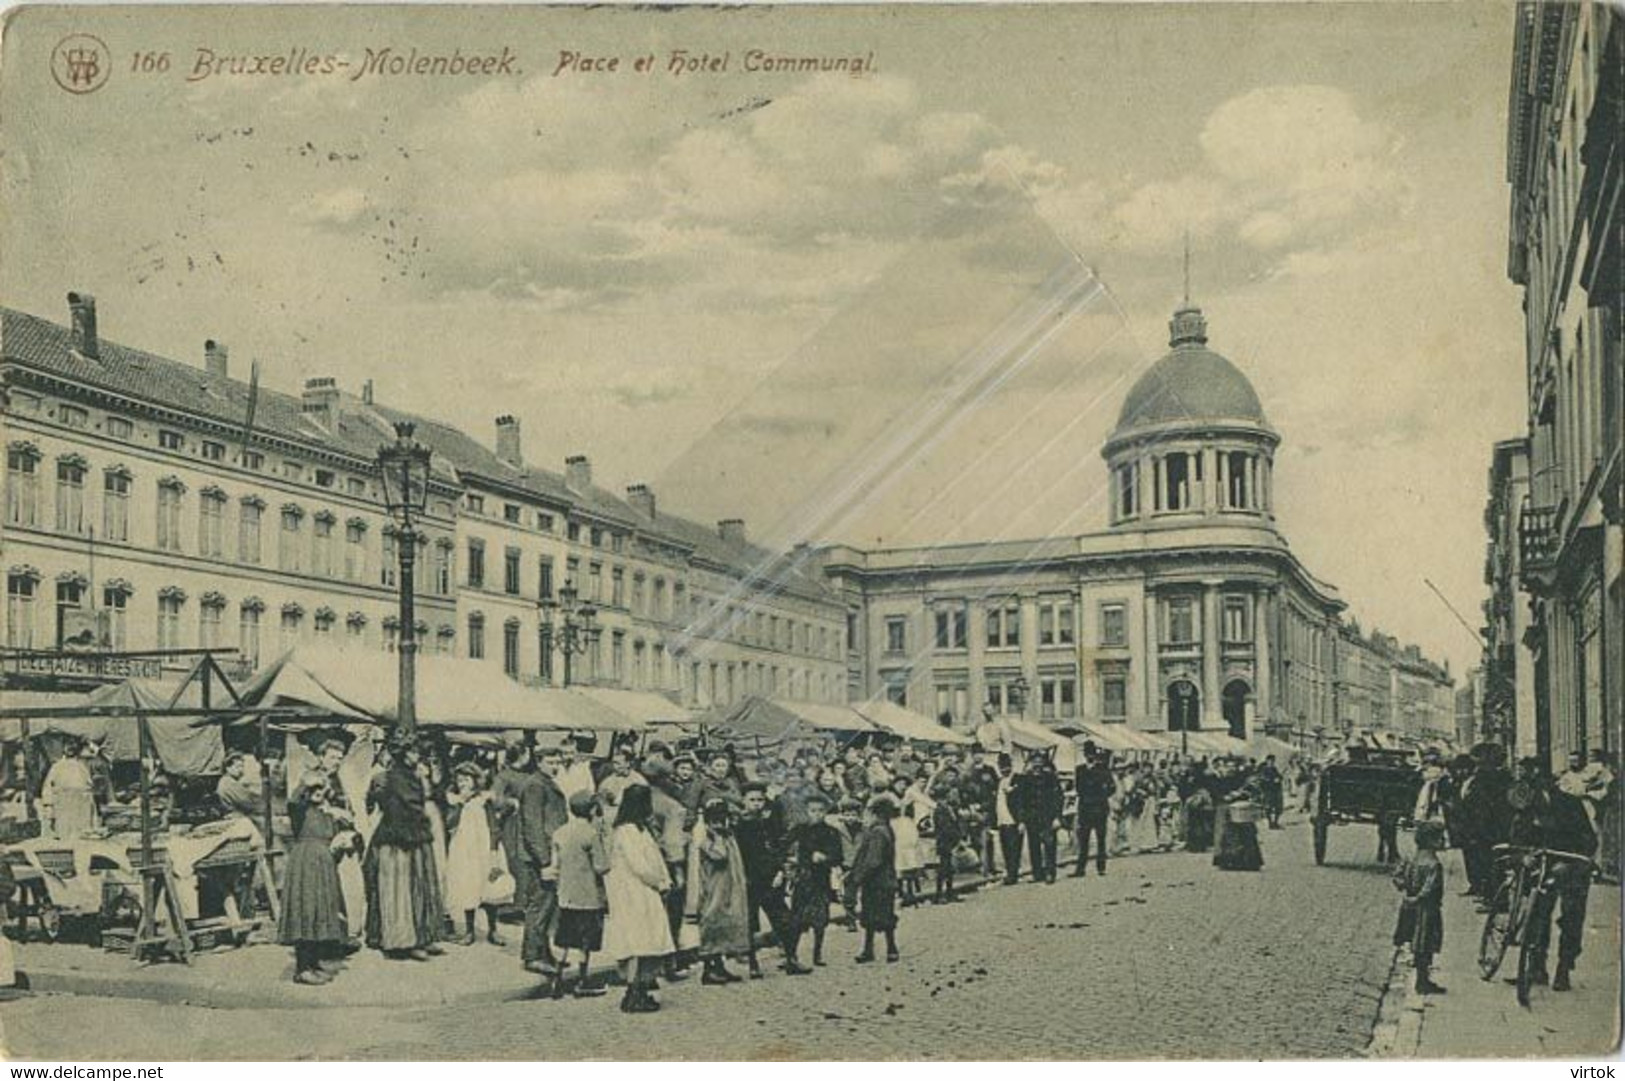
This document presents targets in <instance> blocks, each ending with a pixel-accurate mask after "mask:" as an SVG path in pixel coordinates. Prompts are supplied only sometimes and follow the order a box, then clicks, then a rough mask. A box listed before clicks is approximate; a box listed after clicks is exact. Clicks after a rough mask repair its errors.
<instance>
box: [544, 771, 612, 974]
mask: <svg viewBox="0 0 1625 1081" xmlns="http://www.w3.org/2000/svg"><path fill="white" fill-rule="evenodd" d="M553 858H554V860H555V865H556V866H557V867H558V870H559V885H558V890H559V893H558V897H559V926H558V931H557V932H556V933H555V934H554V936H553V941H554V943H555V944H556V945H557V946H558V948H559V949H560V950H561V951H563V952H562V953H561V955H560V964H559V971H558V973H557V974H556V975H554V977H553V997H554V998H563V997H564V967H565V966H564V963H563V962H564V961H565V960H567V959H568V954H569V951H571V950H576V951H578V952H579V953H580V954H581V975H580V978H579V979H577V980H576V987H575V992H574V994H575V996H576V997H577V998H595V997H597V996H598V995H602V994H603V993H604V989H603V988H602V987H600V986H597V985H596V984H594V983H592V982H591V981H589V980H588V979H587V962H588V960H589V959H590V958H591V957H592V955H593V953H594V952H596V951H597V950H600V949H602V948H603V945H604V875H606V874H608V873H609V847H608V846H607V845H606V844H605V843H604V826H603V809H602V807H601V805H600V804H599V802H598V797H597V796H595V795H593V794H592V793H591V792H590V791H587V790H582V791H579V792H575V793H572V794H571V796H570V820H569V821H568V822H566V823H565V824H564V825H563V826H560V827H559V828H558V829H557V830H555V831H554V833H553Z"/></svg>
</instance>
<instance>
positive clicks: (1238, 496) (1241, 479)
mask: <svg viewBox="0 0 1625 1081" xmlns="http://www.w3.org/2000/svg"><path fill="white" fill-rule="evenodd" d="M1253 463H1254V459H1253V456H1252V455H1250V454H1247V453H1245V452H1243V451H1239V450H1237V451H1230V452H1229V453H1226V454H1222V455H1221V456H1220V466H1221V467H1222V469H1223V473H1222V475H1223V477H1224V505H1225V506H1226V507H1228V508H1229V509H1231V510H1251V509H1252V508H1253V507H1254V500H1253V496H1254V487H1255V485H1254V484H1253Z"/></svg>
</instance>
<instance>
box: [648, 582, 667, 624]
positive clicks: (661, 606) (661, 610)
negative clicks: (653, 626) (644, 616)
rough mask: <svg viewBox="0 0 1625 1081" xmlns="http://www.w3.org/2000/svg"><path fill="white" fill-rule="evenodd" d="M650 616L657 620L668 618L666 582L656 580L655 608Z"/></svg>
mask: <svg viewBox="0 0 1625 1081" xmlns="http://www.w3.org/2000/svg"><path fill="white" fill-rule="evenodd" d="M649 614H650V615H651V616H653V617H654V618H655V619H665V618H667V613H666V580H665V579H664V578H656V579H655V586H654V606H653V608H652V609H651V610H650V612H649Z"/></svg>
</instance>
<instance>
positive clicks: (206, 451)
mask: <svg viewBox="0 0 1625 1081" xmlns="http://www.w3.org/2000/svg"><path fill="white" fill-rule="evenodd" d="M198 453H199V454H201V455H203V458H204V460H205V461H209V462H223V461H225V460H226V445H225V444H224V443H216V442H214V441H213V440H212V439H205V440H204V441H203V443H202V445H201V446H199V447H198ZM318 475H319V474H318ZM332 476H333V474H331V473H329V474H328V477H329V478H331V477H332Z"/></svg>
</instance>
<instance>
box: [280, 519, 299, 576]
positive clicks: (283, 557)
mask: <svg viewBox="0 0 1625 1081" xmlns="http://www.w3.org/2000/svg"><path fill="white" fill-rule="evenodd" d="M304 520H305V512H304V509H303V508H302V507H296V506H293V505H292V504H288V505H285V506H284V507H283V508H282V534H281V538H280V541H279V543H278V544H277V566H278V567H280V568H281V569H282V570H285V571H292V572H295V573H297V572H299V571H302V570H304V559H303V557H302V555H301V553H300V543H299V541H300V537H299V534H300V530H301V528H302V526H303V524H304Z"/></svg>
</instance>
